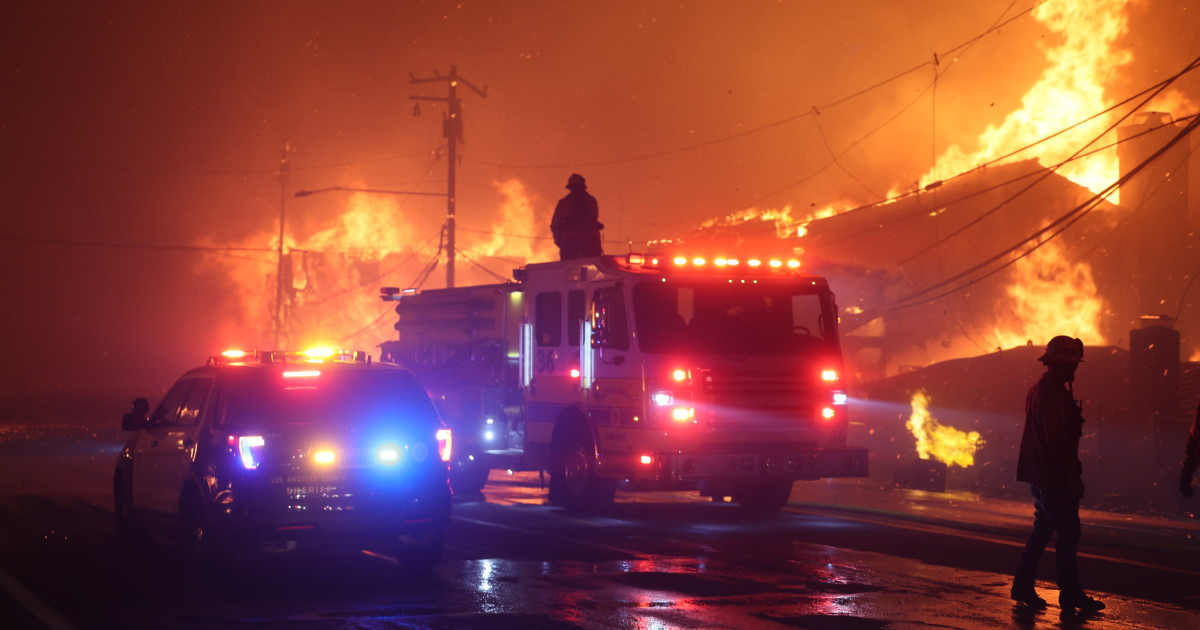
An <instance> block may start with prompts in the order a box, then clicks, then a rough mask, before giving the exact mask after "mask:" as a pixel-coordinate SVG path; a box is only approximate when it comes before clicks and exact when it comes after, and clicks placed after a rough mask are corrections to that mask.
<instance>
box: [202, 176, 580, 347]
mask: <svg viewBox="0 0 1200 630" xmlns="http://www.w3.org/2000/svg"><path fill="white" fill-rule="evenodd" d="M495 185H496V188H497V190H498V191H499V192H500V194H501V196H502V197H503V200H502V202H501V205H500V209H499V212H498V213H497V214H496V218H495V220H494V221H492V223H491V225H489V226H487V229H470V228H467V227H466V226H462V229H460V230H459V231H458V233H457V234H456V236H457V239H456V240H457V241H458V243H457V249H458V251H459V257H458V258H457V259H456V260H457V264H456V267H455V273H456V275H457V283H456V284H459V285H463V286H465V285H471V284H487V283H494V282H498V281H501V280H500V279H501V278H503V277H506V276H507V274H508V272H510V271H511V269H512V268H513V267H516V266H520V265H523V264H525V263H526V262H537V261H544V260H553V259H554V258H556V257H557V252H556V251H555V250H554V246H553V243H552V241H551V239H550V238H549V235H548V232H549V220H548V219H547V218H546V217H547V216H548V214H549V213H548V211H546V212H541V213H539V212H536V211H535V210H534V207H535V204H534V203H533V202H532V201H531V200H530V199H529V197H528V195H527V194H526V192H525V187H524V185H523V184H522V183H521V182H520V181H518V180H515V179H513V180H508V181H504V182H495ZM418 225H420V223H419V222H418V221H417V220H416V219H415V218H414V217H412V216H411V213H408V212H406V211H405V209H404V208H403V207H402V206H401V203H400V201H398V200H397V198H396V197H389V196H381V195H374V194H370V193H355V194H353V195H351V196H350V197H349V198H347V200H346V205H345V207H344V208H343V209H342V210H341V211H340V212H338V213H337V214H336V215H335V216H334V217H333V218H332V219H331V220H329V221H327V222H326V223H325V224H324V225H323V226H322V227H321V228H320V229H318V230H317V231H316V232H313V233H312V234H310V235H308V236H307V237H303V238H302V237H300V236H298V235H297V234H294V233H293V232H292V231H291V229H292V228H293V226H292V225H291V224H289V225H287V226H286V227H287V228H289V229H288V231H287V232H286V233H285V236H284V247H283V251H284V256H285V257H284V265H283V295H284V300H283V302H282V303H281V305H282V308H281V309H280V312H281V318H282V319H283V326H282V329H283V330H282V332H283V334H281V339H280V345H281V346H284V347H302V346H303V347H306V346H309V345H313V344H320V343H333V344H334V345H338V346H344V347H354V348H368V347H373V346H375V345H377V344H378V343H379V342H381V341H384V340H386V339H389V338H391V337H392V335H393V334H394V333H393V332H392V324H394V321H392V319H391V318H390V317H389V315H391V308H390V307H389V306H388V305H386V304H384V303H382V302H380V300H379V297H378V296H379V294H378V289H379V287H380V286H382V285H389V284H390V285H400V286H402V287H404V288H407V287H408V286H410V283H412V282H414V281H420V280H421V279H422V278H423V277H431V274H430V273H429V272H430V271H431V269H429V268H428V267H426V265H428V264H429V262H430V261H431V259H433V257H434V256H435V255H440V256H441V257H442V258H443V259H444V252H439V249H438V237H437V234H436V232H435V233H432V234H424V233H418V228H417V227H416V226H418ZM278 233H279V226H278V224H276V225H275V226H274V227H273V228H271V229H270V230H265V231H263V232H260V233H258V234H256V235H252V236H250V237H248V238H247V239H245V241H244V243H243V244H244V246H246V247H258V248H264V249H271V250H275V249H276V248H278V246H279V240H278ZM497 259H498V260H499V263H497ZM252 262H255V263H258V264H246V260H244V259H241V258H230V257H228V256H219V255H213V256H211V257H209V258H208V259H207V260H206V261H205V265H206V266H207V267H210V268H217V269H221V270H223V271H224V272H225V273H226V274H227V276H228V281H229V285H230V286H231V290H230V294H229V296H228V297H229V300H230V301H232V302H233V308H234V309H235V311H236V312H235V313H234V314H233V315H234V316H233V317H230V318H225V319H223V321H221V322H220V323H219V324H218V326H223V327H224V328H223V329H221V330H219V331H218V334H219V335H221V336H222V337H223V338H225V339H227V340H232V341H236V342H237V343H239V344H243V343H244V344H251V345H254V346H257V347H260V348H265V347H269V346H271V344H272V342H273V334H274V326H273V318H274V311H275V297H276V288H277V285H276V284H275V283H276V282H277V281H278V279H277V278H276V275H278V274H277V273H276V263H277V259H276V257H275V256H274V255H268V256H267V257H264V258H263V259H261V260H255V261H252ZM431 284H432V285H433V286H438V285H437V283H436V281H432V282H431ZM248 337H250V338H249V339H248Z"/></svg>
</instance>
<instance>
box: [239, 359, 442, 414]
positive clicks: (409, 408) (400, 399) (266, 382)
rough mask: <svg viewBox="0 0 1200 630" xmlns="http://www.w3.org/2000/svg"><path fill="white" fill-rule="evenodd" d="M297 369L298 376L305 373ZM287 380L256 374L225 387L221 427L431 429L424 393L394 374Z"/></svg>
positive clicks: (339, 373)
mask: <svg viewBox="0 0 1200 630" xmlns="http://www.w3.org/2000/svg"><path fill="white" fill-rule="evenodd" d="M303 370H304V368H298V369H297V371H303ZM313 371H319V372H320V374H319V375H315V376H309V375H305V376H293V377H285V376H284V374H282V373H280V372H274V371H269V372H260V371H254V372H253V373H249V374H241V375H239V378H237V379H231V381H230V382H226V383H225V385H224V387H223V388H222V391H221V405H222V407H223V408H224V409H223V412H224V413H223V414H222V422H221V424H223V425H230V424H235V425H244V424H252V425H256V426H273V425H274V426H284V425H298V424H300V425H311V424H315V425H330V426H337V425H361V424H375V423H379V422H397V421H398V422H402V423H404V424H406V425H410V426H418V427H419V426H434V425H436V424H437V423H438V415H437V411H436V410H435V409H434V407H433V403H432V402H431V401H430V400H429V396H428V395H426V393H425V390H423V389H421V386H420V385H419V384H418V383H417V382H416V380H415V379H413V378H412V377H411V375H409V374H408V373H407V372H401V371H397V370H324V371H321V370H320V368H314V369H313Z"/></svg>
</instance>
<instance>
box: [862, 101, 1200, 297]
mask: <svg viewBox="0 0 1200 630" xmlns="http://www.w3.org/2000/svg"><path fill="white" fill-rule="evenodd" d="M1198 126H1200V117H1196V118H1193V119H1192V120H1191V121H1190V122H1189V123H1188V125H1187V126H1186V127H1184V128H1183V129H1182V130H1180V132H1179V133H1177V134H1176V135H1175V137H1173V138H1172V139H1171V140H1170V141H1168V142H1167V143H1166V144H1165V145H1163V146H1162V147H1161V148H1160V149H1159V150H1158V151H1156V152H1154V153H1153V154H1152V155H1151V156H1150V157H1148V158H1146V159H1145V160H1143V161H1142V162H1140V163H1138V164H1137V165H1136V166H1135V167H1134V168H1132V169H1131V170H1130V171H1129V172H1128V173H1126V174H1125V175H1123V176H1121V177H1120V178H1118V179H1117V181H1115V182H1113V183H1112V184H1109V185H1108V187H1106V188H1105V189H1104V190H1102V191H1100V192H1098V193H1096V194H1094V195H1092V196H1091V197H1090V198H1088V199H1087V200H1086V201H1084V202H1083V203H1081V204H1080V205H1078V206H1076V207H1074V208H1072V209H1071V210H1069V211H1067V212H1066V213H1065V214H1063V215H1062V216H1060V217H1059V218H1057V219H1055V220H1054V221H1053V222H1051V223H1050V224H1049V225H1047V226H1045V227H1043V228H1042V229H1040V230H1037V231H1035V232H1034V233H1033V234H1031V235H1029V236H1028V237H1026V238H1024V239H1022V240H1021V241H1020V242H1018V243H1016V244H1014V245H1012V246H1010V247H1008V248H1006V249H1005V250H1004V251H1002V252H1000V253H998V254H996V255H994V256H991V257H989V258H988V259H987V260H984V261H983V262H980V263H979V264H977V265H974V266H972V267H971V268H970V269H967V270H965V271H962V272H960V273H958V274H956V275H955V276H953V277H952V278H950V279H948V280H945V281H943V282H939V283H937V284H934V285H931V286H929V287H926V288H924V289H921V290H919V291H917V292H915V293H912V294H910V295H907V296H904V297H902V298H900V299H898V300H896V301H895V302H894V303H893V304H892V305H891V306H889V307H888V308H887V309H885V310H886V311H888V312H891V311H897V310H901V309H906V308H911V307H914V306H920V305H923V304H928V303H929V302H933V301H936V300H938V299H941V298H943V297H945V296H947V295H950V294H953V293H956V292H958V291H961V290H963V289H965V288H967V287H969V286H971V285H973V284H976V283H978V282H979V281H981V280H984V279H986V278H988V277H990V276H992V275H995V274H996V273H999V272H1000V271H1001V270H1003V269H1006V268H1008V267H1009V266H1011V265H1012V264H1014V263H1016V262H1017V261H1018V260H1020V259H1022V258H1024V257H1026V256H1029V255H1030V254H1032V253H1033V252H1034V251H1037V250H1038V249H1040V248H1041V247H1042V245H1045V244H1046V243H1048V242H1050V241H1051V240H1053V239H1054V238H1056V237H1057V236H1058V235H1060V234H1062V233H1063V232H1064V231H1066V230H1067V228H1070V227H1071V226H1072V225H1074V224H1075V223H1076V222H1077V221H1079V220H1080V219H1082V218H1083V217H1084V216H1086V215H1087V214H1088V213H1090V212H1091V211H1092V210H1094V209H1095V208H1096V207H1097V206H1098V205H1099V204H1100V202H1101V201H1103V200H1104V199H1105V198H1107V197H1108V196H1109V195H1111V194H1112V193H1113V191H1115V190H1117V189H1118V188H1119V187H1120V186H1122V185H1123V184H1125V183H1126V182H1128V181H1129V180H1130V179H1132V178H1133V177H1134V176H1136V175H1137V174H1138V173H1141V172H1142V171H1143V170H1145V169H1146V168H1147V167H1148V166H1149V165H1150V163H1151V162H1153V161H1154V160H1156V159H1158V158H1159V157H1160V156H1161V155H1162V154H1164V153H1166V152H1167V150H1169V149H1170V148H1171V147H1173V146H1175V145H1176V144H1178V143H1179V142H1180V141H1181V140H1183V139H1184V138H1186V137H1187V136H1188V135H1189V134H1191V133H1192V132H1193V131H1194V130H1195V129H1196V127H1198ZM1059 225H1062V227H1058V226H1059ZM1046 234H1049V236H1047V237H1046V238H1044V239H1042V238H1041V237H1042V236H1043V235H1046ZM1039 239H1040V240H1039ZM1034 241H1037V243H1036V244H1034V245H1032V246H1031V247H1029V249H1027V250H1025V251H1024V252H1023V253H1021V254H1020V255H1018V256H1014V257H1012V258H1011V259H1009V260H1008V261H1007V262H1005V263H1003V264H1001V265H1000V266H998V267H995V268H994V269H992V270H990V271H988V272H987V273H985V274H983V275H982V276H979V277H978V278H974V279H972V280H970V281H969V282H967V283H965V284H963V285H960V286H957V287H954V288H951V289H948V290H946V291H944V292H942V293H939V294H937V295H933V296H931V297H927V298H924V299H921V300H919V301H912V300H916V298H918V297H921V296H923V295H927V294H928V293H930V292H932V291H936V290H938V289H940V288H942V287H945V286H948V285H950V284H952V283H954V282H957V281H959V280H962V279H963V278H965V277H967V276H969V275H971V274H972V273H975V272H977V271H979V270H981V269H984V268H986V267H987V266H988V265H991V264H993V263H995V262H997V261H999V260H1001V259H1003V258H1004V257H1005V256H1008V255H1010V254H1012V253H1014V252H1016V251H1017V250H1019V249H1021V248H1022V247H1025V246H1027V245H1029V244H1030V243H1032V242H1034Z"/></svg>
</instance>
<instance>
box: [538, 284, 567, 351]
mask: <svg viewBox="0 0 1200 630" xmlns="http://www.w3.org/2000/svg"><path fill="white" fill-rule="evenodd" d="M562 317H563V315H562V294H561V293H559V292H557V291H553V292H550V293H539V294H538V295H537V315H536V318H535V320H536V321H535V322H534V326H535V330H534V334H535V335H536V336H537V345H539V346H561V345H562V327H563V326H562V324H563V322H562Z"/></svg>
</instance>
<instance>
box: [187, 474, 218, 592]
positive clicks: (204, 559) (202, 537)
mask: <svg viewBox="0 0 1200 630" xmlns="http://www.w3.org/2000/svg"><path fill="white" fill-rule="evenodd" d="M215 547H216V545H215V541H214V540H213V534H212V531H211V530H210V529H209V526H208V515H207V514H206V513H205V511H204V504H203V503H202V502H201V500H200V498H199V497H197V496H196V494H195V493H194V492H191V493H188V495H187V496H186V497H185V498H184V500H183V502H182V504H181V509H180V511H179V560H180V565H181V567H182V568H183V570H184V571H186V572H189V573H202V572H205V571H207V570H209V569H211V568H212V567H213V565H214V564H215V561H216V553H215Z"/></svg>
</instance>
